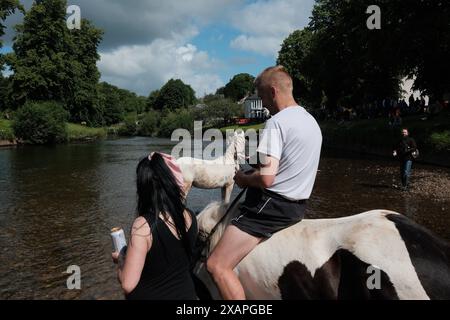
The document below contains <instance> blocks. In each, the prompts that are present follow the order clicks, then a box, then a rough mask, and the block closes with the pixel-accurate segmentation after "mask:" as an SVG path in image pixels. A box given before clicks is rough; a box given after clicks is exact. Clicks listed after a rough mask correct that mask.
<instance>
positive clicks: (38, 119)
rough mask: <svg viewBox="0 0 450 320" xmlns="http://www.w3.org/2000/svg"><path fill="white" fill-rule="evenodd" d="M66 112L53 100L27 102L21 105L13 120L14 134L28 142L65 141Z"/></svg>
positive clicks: (51, 142) (47, 142) (50, 142)
mask: <svg viewBox="0 0 450 320" xmlns="http://www.w3.org/2000/svg"><path fill="white" fill-rule="evenodd" d="M67 118H68V113H67V112H66V111H65V110H64V108H63V107H62V106H61V105H60V104H58V103H56V102H53V101H47V102H29V103H26V104H25V105H24V106H23V107H21V108H20V109H19V110H18V111H17V113H16V116H15V119H14V122H13V130H14V134H15V135H16V137H17V138H18V139H21V140H23V141H24V142H25V143H30V144H54V143H61V142H65V141H67V124H66V121H67Z"/></svg>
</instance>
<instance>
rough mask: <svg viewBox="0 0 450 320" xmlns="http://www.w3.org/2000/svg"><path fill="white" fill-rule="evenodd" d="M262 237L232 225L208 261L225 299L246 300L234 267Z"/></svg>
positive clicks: (226, 230)
mask: <svg viewBox="0 0 450 320" xmlns="http://www.w3.org/2000/svg"><path fill="white" fill-rule="evenodd" d="M261 240H262V239H261V238H257V237H254V236H251V235H249V234H248V233H245V232H244V231H242V230H240V229H238V228H237V227H235V226H233V225H230V226H228V227H227V228H226V229H225V232H224V234H223V236H222V238H221V239H220V240H219V243H218V244H217V246H216V247H215V248H214V250H213V252H212V253H211V256H210V257H209V258H208V261H207V263H206V265H207V269H208V271H209V272H210V273H211V274H212V277H213V279H214V282H215V283H216V285H217V287H218V288H219V291H220V294H221V295H222V298H223V299H225V300H245V292H244V288H243V287H242V284H241V282H240V281H239V278H238V277H237V275H236V273H235V272H234V271H233V269H234V268H235V267H236V266H237V265H238V264H239V262H241V260H242V259H243V258H244V257H245V256H246V255H247V254H248V253H249V252H250V251H252V249H253V248H255V247H256V246H257V245H258V243H260V242H261Z"/></svg>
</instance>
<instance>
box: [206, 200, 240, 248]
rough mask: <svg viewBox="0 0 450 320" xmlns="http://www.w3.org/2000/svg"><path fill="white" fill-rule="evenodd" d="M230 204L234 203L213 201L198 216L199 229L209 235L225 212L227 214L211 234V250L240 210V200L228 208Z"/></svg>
mask: <svg viewBox="0 0 450 320" xmlns="http://www.w3.org/2000/svg"><path fill="white" fill-rule="evenodd" d="M229 205H232V204H224V203H223V202H218V201H215V202H212V203H210V204H208V205H207V206H206V208H205V209H203V210H202V211H201V212H200V213H199V214H198V216H197V221H198V222H197V223H198V228H199V230H200V231H201V232H202V233H204V236H209V234H210V232H211V231H212V229H213V228H214V227H215V226H216V225H217V224H218V223H219V221H220V220H221V219H222V217H223V216H224V214H225V213H226V214H227V216H226V217H225V218H224V219H223V220H222V221H221V222H220V224H218V225H217V228H216V230H215V231H214V233H213V234H212V235H211V238H210V242H209V244H210V247H209V250H212V249H213V248H214V247H215V246H216V244H217V243H218V242H219V240H220V238H221V237H222V235H223V233H224V231H225V228H226V227H227V226H228V225H229V224H230V221H231V220H232V219H233V218H234V217H235V216H236V215H237V214H238V212H239V210H238V205H239V202H237V203H235V204H234V206H233V207H232V208H230V209H229V210H228V208H229Z"/></svg>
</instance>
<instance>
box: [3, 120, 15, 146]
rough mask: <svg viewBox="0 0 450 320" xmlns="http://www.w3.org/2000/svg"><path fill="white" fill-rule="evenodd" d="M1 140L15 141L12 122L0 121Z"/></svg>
mask: <svg viewBox="0 0 450 320" xmlns="http://www.w3.org/2000/svg"><path fill="white" fill-rule="evenodd" d="M0 140H8V141H14V133H13V130H12V128H11V121H9V120H3V119H0Z"/></svg>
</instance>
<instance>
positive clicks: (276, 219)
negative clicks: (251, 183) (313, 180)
mask: <svg viewBox="0 0 450 320" xmlns="http://www.w3.org/2000/svg"><path fill="white" fill-rule="evenodd" d="M239 209H240V211H241V212H240V215H239V216H237V217H236V218H234V219H233V220H231V223H232V224H233V225H234V226H236V227H237V228H239V229H240V230H242V231H244V232H246V233H248V234H250V235H252V236H254V237H258V238H265V239H268V238H270V237H271V236H272V235H273V234H274V233H275V232H278V231H281V230H283V229H286V228H288V227H290V226H292V225H294V224H296V223H298V222H300V221H301V220H302V219H303V217H304V215H305V210H306V201H305V200H300V201H291V200H288V199H286V198H283V197H282V196H280V195H278V194H277V193H275V192H271V191H269V190H261V189H255V188H249V189H248V190H247V193H246V195H245V200H244V202H243V203H242V204H241V205H240V207H239Z"/></svg>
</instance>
